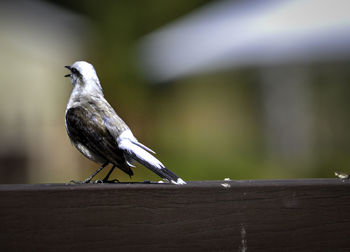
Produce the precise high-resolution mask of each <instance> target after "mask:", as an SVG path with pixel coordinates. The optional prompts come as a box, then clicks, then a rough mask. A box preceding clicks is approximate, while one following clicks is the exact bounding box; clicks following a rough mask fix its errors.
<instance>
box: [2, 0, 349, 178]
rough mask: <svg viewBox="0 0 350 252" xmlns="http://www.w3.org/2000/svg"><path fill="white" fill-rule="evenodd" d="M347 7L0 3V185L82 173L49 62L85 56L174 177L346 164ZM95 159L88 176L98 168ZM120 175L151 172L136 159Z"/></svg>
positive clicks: (62, 89) (66, 92)
mask: <svg viewBox="0 0 350 252" xmlns="http://www.w3.org/2000/svg"><path fill="white" fill-rule="evenodd" d="M349 7H350V3H349V2H348V1H345V0H344V1H342V0H337V1H330V0H317V1H316V0H304V1H297V0H279V1H272V0H265V1H261V0H260V1H257V0H245V1H237V0H236V1H228V0H226V1H225V0H224V1H222V0H221V1H208V0H177V1H172V2H169V1H162V0H150V1H137V2H136V1H126V0H120V1H99V2H97V1H90V0H89V1H66V0H51V1H43V0H42V1H39V0H23V1H4V0H3V1H1V2H0V55H1V57H0V90H1V92H0V111H1V112H0V113H1V120H0V127H1V130H0V183H49V182H50V183H51V182H68V181H70V180H72V179H85V178H86V177H88V176H89V175H90V173H92V172H93V171H94V170H95V169H97V168H98V165H97V164H95V163H93V162H91V161H89V160H87V159H86V158H84V157H83V156H82V155H81V154H80V153H79V152H78V151H77V150H76V149H75V148H74V147H73V146H72V145H71V143H70V141H69V138H68V136H67V135H66V131H65V127H64V114H65V108H66V104H67V101H68V99H69V96H70V92H71V90H72V85H71V83H70V80H69V79H67V78H64V77H63V76H64V75H65V74H67V70H66V69H65V68H64V67H63V66H65V65H71V64H72V63H73V62H74V61H77V60H86V61H88V62H90V63H92V64H93V65H94V66H95V69H96V71H97V73H98V75H99V78H100V81H101V84H102V87H103V89H104V93H105V97H106V98H107V100H108V101H109V102H110V103H111V105H112V106H113V107H114V108H115V110H116V111H117V113H118V114H119V115H120V116H121V117H122V118H123V119H124V121H126V122H127V124H128V125H129V126H130V128H131V129H132V130H133V132H134V135H135V136H136V137H137V138H138V139H139V140H140V141H141V142H142V143H144V144H145V145H147V146H148V147H150V148H152V149H154V150H155V151H156V152H157V157H158V158H159V159H160V160H161V161H162V162H163V163H164V164H165V165H166V166H167V167H169V168H170V169H171V170H172V171H174V172H175V173H176V174H178V175H179V176H181V177H182V178H183V179H185V180H217V179H224V178H227V177H229V178H231V179H276V178H283V179H287V178H308V177H334V172H335V171H343V172H350V167H349V165H350V132H349V128H350V118H349V112H350V109H349V108H350V107H349V106H350V99H349V98H350V85H349V83H350V68H349V67H350V12H349V11H348V10H349ZM107 170H108V169H106V171H104V173H102V174H101V175H100V176H99V177H100V178H102V177H103V175H105V174H106V172H107ZM134 172H135V176H134V177H133V178H132V179H131V180H130V178H129V177H128V176H127V175H124V174H123V173H122V172H121V171H119V170H118V171H115V172H114V173H113V178H118V179H120V180H121V181H143V180H145V179H149V180H159V179H160V178H158V177H157V176H156V175H154V174H153V173H151V172H150V171H148V170H147V169H146V168H144V167H142V166H140V165H138V166H137V168H135V169H134Z"/></svg>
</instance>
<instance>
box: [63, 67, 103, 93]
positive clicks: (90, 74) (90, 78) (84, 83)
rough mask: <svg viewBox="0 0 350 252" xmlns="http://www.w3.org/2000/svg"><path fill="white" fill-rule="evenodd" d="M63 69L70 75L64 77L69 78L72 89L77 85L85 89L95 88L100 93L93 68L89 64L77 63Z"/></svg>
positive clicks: (99, 86) (98, 82)
mask: <svg viewBox="0 0 350 252" xmlns="http://www.w3.org/2000/svg"><path fill="white" fill-rule="evenodd" d="M65 68H67V69H68V70H69V71H70V74H66V75H65V77H71V80H72V85H73V87H75V86H77V85H78V86H81V87H82V88H87V89H91V88H94V87H95V88H98V89H100V90H101V91H102V88H101V85H100V81H99V79H98V77H97V74H96V71H95V68H94V67H93V65H91V64H90V63H88V62H86V61H77V62H74V64H73V65H71V66H65Z"/></svg>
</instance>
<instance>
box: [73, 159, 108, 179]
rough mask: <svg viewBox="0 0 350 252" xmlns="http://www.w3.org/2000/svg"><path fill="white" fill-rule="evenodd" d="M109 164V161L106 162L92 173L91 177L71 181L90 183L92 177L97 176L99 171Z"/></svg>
mask: <svg viewBox="0 0 350 252" xmlns="http://www.w3.org/2000/svg"><path fill="white" fill-rule="evenodd" d="M108 164H109V162H106V163H104V164H103V165H102V166H101V167H100V168H98V169H97V170H96V171H95V172H94V173H93V174H91V175H90V177H88V178H87V179H85V180H84V181H74V180H72V181H71V182H72V183H75V184H87V183H90V181H91V179H92V178H93V177H95V176H96V174H97V173H99V172H100V171H101V170H102V169H103V168H105V167H106V166H107V165H108Z"/></svg>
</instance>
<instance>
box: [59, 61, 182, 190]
mask: <svg viewBox="0 0 350 252" xmlns="http://www.w3.org/2000/svg"><path fill="white" fill-rule="evenodd" d="M66 68H68V69H69V70H70V71H71V73H70V74H67V75H66V77H71V80H72V84H73V91H72V94H71V97H70V99H69V102H68V105H67V109H66V117H65V123H66V130H67V133H68V135H69V137H70V139H71V141H72V144H73V145H74V146H75V147H76V148H77V149H78V150H79V151H80V152H81V153H82V154H83V155H84V156H86V157H87V158H89V159H91V160H92V161H94V162H96V163H99V164H103V166H102V167H101V168H100V169H99V170H101V169H102V168H103V167H105V166H106V165H107V164H108V163H111V164H113V167H114V166H117V167H118V168H119V169H121V170H122V171H124V172H125V173H127V174H128V175H129V176H132V175H133V171H132V170H131V167H133V165H132V162H133V161H134V160H135V161H137V162H139V163H141V164H142V165H144V166H146V167H147V168H149V169H150V170H151V171H153V172H155V173H156V174H157V175H159V176H160V177H161V178H163V179H165V180H167V181H169V182H172V183H174V184H185V182H184V181H183V180H182V179H181V178H179V177H178V176H177V175H175V174H174V173H173V172H171V171H170V170H168V169H167V168H166V167H165V166H164V165H163V164H162V163H161V162H160V161H159V160H158V159H156V158H155V157H154V156H153V155H151V154H150V153H149V152H152V153H154V152H153V151H152V150H151V149H149V148H148V147H146V146H144V145H143V144H141V143H140V142H138V140H137V139H136V138H135V137H134V135H133V134H132V132H131V130H130V129H129V127H128V126H127V125H126V123H125V122H124V121H123V120H122V119H121V118H120V117H119V116H118V115H117V113H116V112H115V111H114V109H113V108H112V107H111V105H110V104H109V103H108V102H107V100H106V99H105V98H104V96H103V92H102V87H101V85H100V82H99V80H98V77H97V74H96V72H95V69H94V67H93V66H92V65H91V64H89V63H87V62H85V61H77V62H75V63H74V64H73V65H72V66H66ZM112 169H113V168H112ZM99 170H98V171H99ZM98 171H97V172H98ZM97 172H96V173H97ZM96 173H95V174H96ZM95 174H93V175H95ZM93 175H92V176H93ZM92 176H91V177H90V180H91V178H92ZM90 180H86V181H87V182H89V181H90Z"/></svg>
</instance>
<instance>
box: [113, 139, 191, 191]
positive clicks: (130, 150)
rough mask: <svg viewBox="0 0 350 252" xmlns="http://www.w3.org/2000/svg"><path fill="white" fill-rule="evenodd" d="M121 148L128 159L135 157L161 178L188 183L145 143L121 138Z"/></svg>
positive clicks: (179, 183)
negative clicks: (166, 165)
mask: <svg viewBox="0 0 350 252" xmlns="http://www.w3.org/2000/svg"><path fill="white" fill-rule="evenodd" d="M118 145H119V148H120V149H122V150H124V151H125V155H126V157H127V159H134V160H135V161H137V162H139V163H140V164H142V165H144V166H146V167H147V168H148V169H150V170H151V171H153V172H154V173H156V174H157V175H158V176H160V177H161V178H163V179H165V180H167V181H169V182H171V183H173V184H177V185H182V184H186V182H185V181H183V180H182V179H181V178H179V177H178V176H177V175H176V174H175V173H173V172H172V171H170V170H169V169H167V168H166V167H165V166H164V165H163V164H162V163H161V162H160V161H159V160H158V159H156V158H155V157H154V156H153V155H151V154H150V153H149V152H148V148H147V149H145V148H144V147H143V145H141V146H140V145H139V144H135V141H130V139H127V138H126V139H121V140H120V141H119V142H118Z"/></svg>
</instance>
